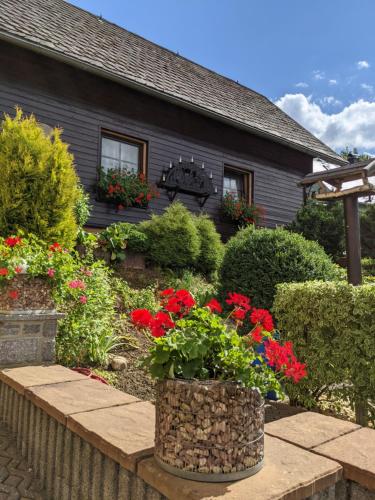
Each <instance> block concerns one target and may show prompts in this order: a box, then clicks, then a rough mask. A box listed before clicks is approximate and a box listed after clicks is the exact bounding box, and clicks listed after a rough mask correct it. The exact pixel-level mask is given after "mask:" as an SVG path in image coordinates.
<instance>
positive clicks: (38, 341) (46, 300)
mask: <svg viewBox="0 0 375 500" xmlns="http://www.w3.org/2000/svg"><path fill="white" fill-rule="evenodd" d="M62 317H63V314H60V313H57V312H56V311H55V309H54V304H53V301H52V297H51V288H50V286H49V284H48V282H47V280H45V279H43V278H32V277H30V276H27V275H24V274H19V275H17V276H15V277H14V278H13V279H12V280H10V281H6V282H3V283H2V284H1V286H0V368H4V367H10V366H22V365H32V364H41V363H53V362H54V361H55V337H56V332H57V322H58V320H59V319H61V318H62Z"/></svg>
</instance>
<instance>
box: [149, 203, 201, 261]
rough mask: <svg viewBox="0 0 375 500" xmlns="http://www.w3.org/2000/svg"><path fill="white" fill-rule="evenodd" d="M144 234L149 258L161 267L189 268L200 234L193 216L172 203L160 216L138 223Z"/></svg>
mask: <svg viewBox="0 0 375 500" xmlns="http://www.w3.org/2000/svg"><path fill="white" fill-rule="evenodd" d="M140 229H141V230H142V231H143V232H144V233H145V234H146V236H147V237H148V241H149V244H150V248H149V251H148V255H149V258H150V260H151V261H152V262H153V263H154V264H157V265H159V266H160V267H162V268H170V269H184V268H193V267H194V265H195V263H196V260H197V258H198V256H199V252H200V237H199V233H198V229H197V227H196V225H195V223H194V219H193V216H192V215H191V213H190V212H189V211H188V209H187V208H185V207H184V205H182V203H179V202H175V203H172V204H171V205H169V207H168V208H166V209H165V211H164V213H163V214H162V215H155V214H154V215H153V216H152V218H151V219H150V220H148V221H145V222H142V223H141V224H140Z"/></svg>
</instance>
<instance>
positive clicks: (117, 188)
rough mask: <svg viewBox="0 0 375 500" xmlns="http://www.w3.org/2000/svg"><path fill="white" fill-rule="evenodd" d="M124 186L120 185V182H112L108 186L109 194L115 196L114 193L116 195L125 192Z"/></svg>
mask: <svg viewBox="0 0 375 500" xmlns="http://www.w3.org/2000/svg"><path fill="white" fill-rule="evenodd" d="M124 191H125V190H124V188H123V187H122V186H121V185H120V184H118V183H117V184H110V185H109V186H108V191H107V194H108V195H109V196H113V195H116V194H118V193H124Z"/></svg>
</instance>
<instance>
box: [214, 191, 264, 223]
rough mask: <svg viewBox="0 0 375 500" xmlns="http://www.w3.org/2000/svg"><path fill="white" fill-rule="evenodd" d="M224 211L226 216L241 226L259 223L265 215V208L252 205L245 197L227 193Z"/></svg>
mask: <svg viewBox="0 0 375 500" xmlns="http://www.w3.org/2000/svg"><path fill="white" fill-rule="evenodd" d="M222 212H223V214H224V216H225V217H226V218H228V219H229V220H230V221H232V222H236V224H237V225H238V226H239V227H242V226H248V225H249V224H255V225H258V224H259V223H260V221H261V219H262V218H263V217H264V210H263V209H262V208H261V207H258V206H256V205H250V204H249V203H248V202H247V201H246V200H245V199H243V198H236V197H234V196H233V195H232V194H230V193H227V194H226V195H225V196H224V198H223V204H222Z"/></svg>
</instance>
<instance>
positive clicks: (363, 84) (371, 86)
mask: <svg viewBox="0 0 375 500" xmlns="http://www.w3.org/2000/svg"><path fill="white" fill-rule="evenodd" d="M361 87H362V88H363V90H367V92H370V93H371V92H372V91H373V90H374V87H373V85H369V84H368V83H361Z"/></svg>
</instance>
